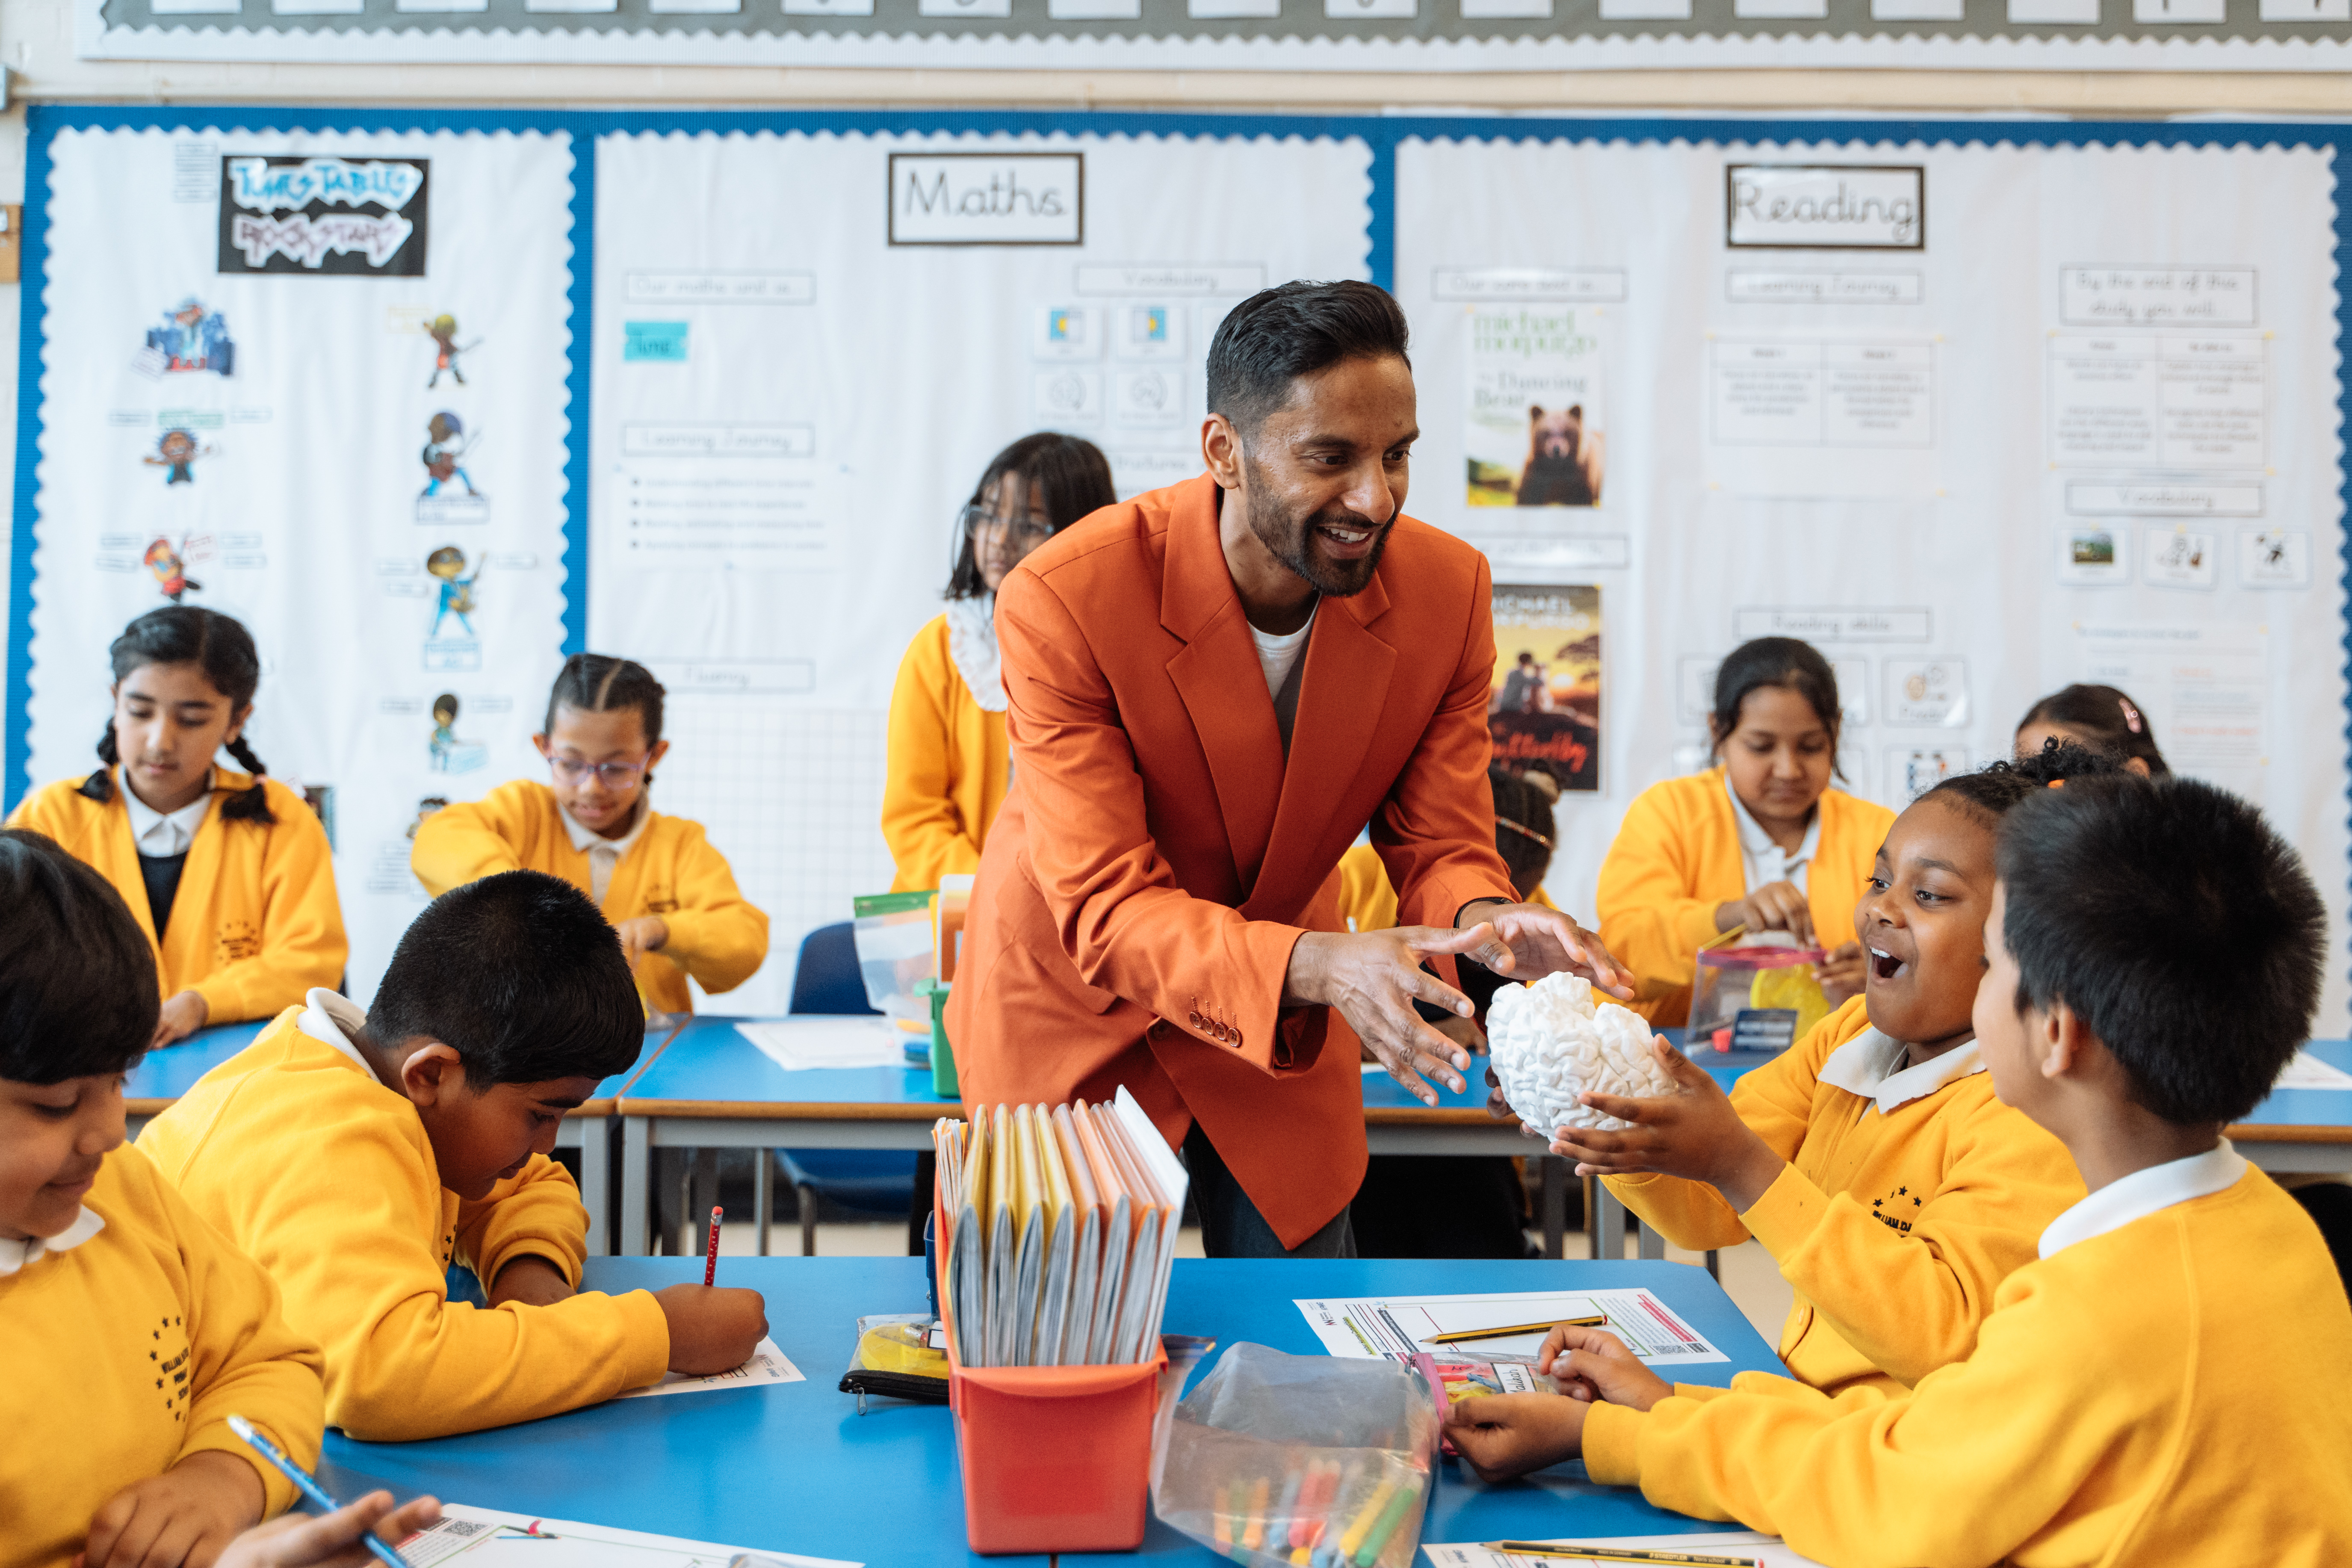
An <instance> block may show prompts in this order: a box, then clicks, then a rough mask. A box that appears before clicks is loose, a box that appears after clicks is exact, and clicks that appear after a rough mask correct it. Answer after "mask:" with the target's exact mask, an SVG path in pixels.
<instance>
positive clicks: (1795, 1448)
mask: <svg viewBox="0 0 2352 1568" xmlns="http://www.w3.org/2000/svg"><path fill="white" fill-rule="evenodd" d="M2182 1168H2187V1169H2188V1170H2189V1171H2191V1172H2192V1173H2211V1174H2213V1175H2214V1176H2215V1177H2216V1178H2217V1181H2218V1182H2219V1183H2226V1185H2217V1184H2216V1183H2213V1182H2204V1181H2199V1182H2196V1183H2194V1184H2190V1185H2189V1190H2191V1191H2194V1190H2197V1189H2199V1188H2203V1189H2204V1192H2203V1195H2200V1196H2194V1197H2189V1198H2186V1199H2184V1200H2182V1201H2178V1202H2174V1203H2172V1204H2170V1205H2167V1206H2163V1207H2159V1208H2156V1209H2153V1210H2150V1209H2149V1208H2148V1205H2147V1202H2146V1201H2142V1200H2144V1199H2147V1196H2148V1193H2147V1189H2148V1188H2150V1187H2161V1186H2163V1185H2165V1184H2167V1181H2168V1178H2169V1179H2170V1180H2172V1182H2173V1184H2176V1185H2178V1184H2179V1180H2178V1178H2179V1172H2180V1170H2181V1169H2182ZM2231 1170H2234V1171H2235V1172H2237V1174H2236V1176H2235V1178H2234V1179H2231V1174H2230V1173H2231ZM2134 1184H2137V1185H2139V1186H2140V1187H2141V1188H2142V1191H2141V1193H2140V1194H2137V1196H2134V1195H2132V1194H2126V1193H2125V1192H2123V1189H2126V1187H2128V1186H2131V1185H2134ZM2119 1200H2120V1201H2119ZM2101 1211H2105V1212H2104V1213H2102V1212H2101ZM2126 1215H2129V1216H2133V1217H2122V1218H2121V1223H2114V1222H2115V1221H2116V1219H2117V1218H2118V1217H2119V1216H2126ZM2110 1225H2112V1228H2107V1226H2110ZM2070 1230H2071V1231H2072V1232H2073V1233H2074V1234H2075V1235H2077V1236H2080V1237H2081V1238H2080V1239H2075V1240H2072V1241H2071V1242H2069V1241H2067V1240H2065V1239H2064V1237H2063V1236H2062V1235H2061V1233H2062V1232H2067V1231H2070ZM2084 1232H2088V1233H2089V1234H2083V1233H2084ZM2053 1244H2054V1245H2053ZM2347 1389H2352V1309H2347V1306H2346V1303H2345V1297H2344V1287H2343V1283H2342V1281H2341V1280H2340V1279H2338V1278H2337V1277H2336V1267H2335V1264H2334V1262H2333V1261H2332V1260H2331V1259H2330V1258H2329V1257H2328V1254H2327V1249H2326V1244H2325V1243H2324V1242H2322V1241H2321V1239H2320V1236H2319V1231H2318V1229H2317V1227H2316V1226H2314V1225H2313V1224H2312V1222H2311V1219H2310V1217H2309V1216H2308V1215H2305V1213H2304V1212H2303V1210H2302V1208H2301V1207H2300V1206H2298V1205H2296V1204H2295V1202H2294V1199H2292V1198H2290V1197H2288V1196H2287V1195H2286V1194H2284V1193H2283V1192H2281V1191H2280V1190H2279V1188H2278V1187H2277V1185H2276V1184H2274V1183H2273V1182H2272V1181H2271V1179H2270V1178H2269V1177H2267V1176H2265V1175H2263V1173H2261V1172H2260V1171H2257V1170H2253V1169H2252V1168H2251V1167H2249V1166H2247V1165H2246V1163H2245V1162H2244V1161H2243V1160H2242V1159H2240V1158H2239V1157H2238V1156H2237V1155H2236V1154H2235V1153H2234V1152H2231V1151H2230V1148H2229V1145H2228V1144H2227V1143H2223V1144H2222V1145H2221V1148H2219V1149H2217V1150H2215V1151H2213V1152H2211V1153H2210V1154H2205V1155H2200V1156H2197V1157H2196V1159H2195V1160H2190V1161H2179V1162H2176V1163H2175V1164H2174V1165H2167V1166H2158V1167H2157V1168H2155V1169H2154V1170H2152V1171H2142V1172H2138V1173H2135V1174H2134V1175H2131V1176H2127V1177H2126V1178H2124V1180H2123V1181H2122V1182H2118V1183H2116V1184H2114V1185H2113V1186H2109V1187H2106V1188H2103V1189H2101V1190H2100V1191H2099V1192H2097V1193H2095V1194H2092V1196H2091V1197H2090V1198H2089V1199H2087V1200H2086V1201H2085V1202H2084V1204H2083V1205H2081V1206H2080V1208H2079V1209H2077V1210H2075V1211H2072V1212H2070V1213H2069V1214H2068V1215H2066V1216H2065V1218H2064V1219H2063V1220H2062V1221H2061V1222H2060V1224H2058V1225H2056V1226H2053V1227H2052V1232H2051V1234H2050V1235H2049V1236H2047V1237H2044V1238H2043V1240H2042V1257H2041V1258H2040V1260H2039V1261H2036V1262H2032V1263H2028V1264H2027V1265H2025V1267H2023V1268H2020V1269H2019V1270H2018V1271H2017V1272H2016V1273H2014V1274H2012V1275H2011V1276H2010V1277H2009V1278H2008V1279H2005V1280H2003V1281H2002V1282H2001V1284H2000V1289H1999V1290H1998V1291H1997V1292H1996V1297H1995V1301H1994V1310H1993V1311H1992V1313H1991V1314H1990V1316H1989V1317H1987V1318H1986V1319H1985V1321H1984V1326H1983V1329H1982V1331H1981V1332H1980V1333H1979V1336H1978V1340H1977V1347H1976V1352H1975V1353H1974V1354H1973V1355H1971V1356H1969V1358H1968V1359H1967V1360H1966V1361H1964V1362H1961V1363H1958V1364H1957V1365H1953V1366H1948V1367H1945V1368H1943V1369H1942V1370H1941V1371H1938V1372H1936V1373H1930V1374H1929V1375H1928V1376H1927V1377H1926V1378H1923V1379H1922V1380H1921V1381H1920V1384H1919V1386H1918V1388H1917V1389H1916V1391H1913V1392H1910V1393H1899V1392H1898V1393H1895V1394H1889V1393H1887V1392H1886V1391H1885V1390H1883V1389H1878V1388H1855V1389H1852V1390H1849V1391H1848V1392H1846V1393H1845V1394H1841V1395H1839V1396H1838V1397H1836V1398H1834V1399H1832V1398H1831V1397H1829V1396H1827V1395H1825V1394H1820V1393H1817V1392H1816V1391H1814V1390H1812V1389H1810V1388H1806V1387H1804V1386H1803V1385H1801V1384H1795V1383H1791V1382H1790V1381H1789V1380H1787V1379H1786V1378H1779V1377H1771V1376H1768V1375H1766V1374H1764V1373H1740V1374H1739V1375H1738V1376H1737V1377H1735V1378H1734V1379H1732V1384H1731V1389H1730V1391H1729V1392H1725V1391H1723V1390H1719V1389H1700V1388H1677V1389H1676V1390H1675V1395H1676V1396H1675V1397H1674V1398H1670V1399H1664V1400H1661V1401H1660V1402H1659V1403H1658V1404H1657V1405H1654V1406H1653V1407H1652V1408H1651V1410H1650V1411H1649V1413H1648V1414H1646V1415H1643V1414H1641V1413H1639V1412H1636V1411H1633V1410H1629V1409H1624V1408H1622V1407H1620V1406H1616V1405H1595V1406H1593V1407H1592V1409H1591V1413H1590V1415H1589V1416H1588V1417H1587V1419H1586V1422H1585V1427H1584V1463H1585V1468H1587V1469H1588V1470H1589V1471H1590V1472H1591V1477H1592V1479H1594V1480H1596V1481H1603V1482H1609V1483H1612V1484H1615V1485H1620V1486H1628V1485H1639V1486H1640V1487H1641V1489H1642V1495H1643V1496H1644V1497H1646V1498H1648V1499H1649V1500H1651V1501H1652V1502H1654V1503H1655V1504H1657V1505H1658V1506H1659V1507H1661V1508H1667V1509H1673V1510H1675V1511H1676V1512H1679V1513H1686V1514H1691V1515H1694V1516H1696V1517H1697V1518H1700V1519H1716V1520H1737V1521H1739V1522H1740V1523H1742V1524H1745V1525H1747V1526H1748V1527H1749V1528H1751V1529H1755V1530H1764V1531H1774V1532H1776V1533H1778V1534H1780V1535H1783V1536H1785V1537H1786V1538H1787V1539H1788V1542H1789V1544H1790V1546H1791V1547H1793V1548H1794V1549H1796V1550H1797V1551H1799V1552H1803V1553H1805V1554H1806V1555H1807V1556H1809V1557H1814V1558H1818V1559H1820V1560H1821V1561H1822V1562H1824V1563H1837V1564H1839V1565H1840V1568H1981V1565H1982V1564H1986V1563H2010V1564H2012V1565H2013V1568H2059V1565H2061V1564H2063V1565H2066V1568H2077V1565H2082V1564H2093V1563H2095V1564H2098V1565H2099V1568H2202V1565H2203V1564H2206V1563H2261V1564H2263V1568H2340V1565H2341V1564H2343V1563H2352V1402H2347V1399H2346V1396H2345V1391H2346V1390H2347Z"/></svg>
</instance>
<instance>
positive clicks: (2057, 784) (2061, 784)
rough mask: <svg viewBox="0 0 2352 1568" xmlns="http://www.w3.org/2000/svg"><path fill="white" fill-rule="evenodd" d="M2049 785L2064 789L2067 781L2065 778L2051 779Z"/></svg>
mask: <svg viewBox="0 0 2352 1568" xmlns="http://www.w3.org/2000/svg"><path fill="white" fill-rule="evenodd" d="M2049 787H2050V788H2052V789H2064V788H2065V787H2066V781H2065V780H2064V779H2052V780H2051V781H2050V784H2049Z"/></svg>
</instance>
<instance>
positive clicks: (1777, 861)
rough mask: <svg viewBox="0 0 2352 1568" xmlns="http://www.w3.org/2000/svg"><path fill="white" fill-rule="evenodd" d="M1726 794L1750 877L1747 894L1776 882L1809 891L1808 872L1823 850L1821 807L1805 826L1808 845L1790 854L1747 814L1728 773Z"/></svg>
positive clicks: (1744, 868)
mask: <svg viewBox="0 0 2352 1568" xmlns="http://www.w3.org/2000/svg"><path fill="white" fill-rule="evenodd" d="M1723 793H1724V795H1726V796H1727V797H1728V798H1729V800H1730V801H1731V821H1732V826H1734V827H1735V828H1736V829H1738V834H1739V862H1740V868H1741V869H1742V871H1744V872H1745V873H1746V875H1747V878H1748V891H1749V892H1751V893H1752V892H1754V891H1755V890H1756V889H1759V888H1763V887H1769V886H1770V885H1771V884H1772V883H1774V882H1793V883H1795V884H1796V887H1797V890H1798V891H1799V892H1808V891H1810V890H1811V889H1808V888H1807V887H1806V886H1805V870H1806V868H1808V867H1810V866H1811V864H1812V863H1813V854H1814V852H1815V851H1816V850H1818V849H1820V848H1821V847H1822V808H1821V806H1820V805H1814V807H1813V816H1812V820H1811V822H1808V823H1807V824H1806V825H1805V841H1804V842H1803V843H1802V844H1800V845H1798V846H1797V848H1796V852H1795V853H1794V854H1790V852H1789V851H1788V850H1786V849H1783V848H1781V847H1780V844H1779V842H1778V841H1776V840H1775V839H1774V838H1773V837H1772V836H1771V835H1770V834H1769V833H1767V832H1765V831H1764V825H1763V824H1762V823H1760V822H1758V821H1757V820H1756V818H1755V816H1753V815H1752V814H1751V813H1750V812H1749V811H1748V805H1747V803H1746V802H1745V801H1742V800H1741V799H1740V798H1739V792H1738V790H1736V789H1733V788H1732V787H1731V775H1730V774H1729V773H1725V774H1724V775H1723Z"/></svg>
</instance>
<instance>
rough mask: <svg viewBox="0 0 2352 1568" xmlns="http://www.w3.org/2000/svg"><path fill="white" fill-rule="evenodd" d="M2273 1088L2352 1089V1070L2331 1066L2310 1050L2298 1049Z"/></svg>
mask: <svg viewBox="0 0 2352 1568" xmlns="http://www.w3.org/2000/svg"><path fill="white" fill-rule="evenodd" d="M2271 1087H2272V1088H2273V1089H2352V1072H2346V1071H2345V1070H2344V1069H2343V1068H2336V1067H2330V1066H2328V1065H2327V1064H2326V1062H2324V1061H2321V1060H2320V1059H2319V1058H2317V1057H2315V1056H2313V1055H2312V1054H2311V1053H2310V1052H2309V1051H2297V1052H2295V1053H2294V1060H2292V1061H2290V1062H2288V1063H2287V1064H2286V1068H2285V1070H2284V1071H2283V1072H2281V1073H2280V1074H2279V1075H2278V1082H2276V1083H2274V1084H2273V1085H2271Z"/></svg>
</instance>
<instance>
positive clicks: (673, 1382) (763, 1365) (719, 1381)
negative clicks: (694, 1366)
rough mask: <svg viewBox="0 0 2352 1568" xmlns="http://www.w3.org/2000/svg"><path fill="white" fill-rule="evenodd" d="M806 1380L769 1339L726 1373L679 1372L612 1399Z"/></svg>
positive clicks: (706, 1392) (691, 1392)
mask: <svg viewBox="0 0 2352 1568" xmlns="http://www.w3.org/2000/svg"><path fill="white" fill-rule="evenodd" d="M807 1381H808V1379H807V1377H806V1375H805V1374H803V1373H802V1371H801V1369H800V1368H798V1367H796V1366H794V1365H793V1363H792V1358H791V1357H790V1356H787V1355H786V1354H784V1352H782V1351H780V1350H778V1349H777V1348H776V1342H775V1341H773V1340H761V1342H760V1344H759V1348H758V1349H756V1350H754V1351H753V1352H751V1360H750V1361H747V1362H745V1363H743V1364H742V1365H741V1366H739V1367H736V1368H735V1369H733V1370H732V1371H730V1372H714V1373H708V1374H707V1375H704V1376H701V1377H690V1376H688V1374H687V1373H682V1372H674V1373H670V1374H669V1375H668V1376H667V1377H665V1378H663V1379H662V1380H661V1381H660V1382H659V1383H649V1384H646V1385H645V1386H644V1387H643V1388H633V1389H631V1390H629V1391H628V1392H627V1393H626V1394H614V1396H613V1397H614V1398H615V1399H644V1398H646V1397H648V1396H650V1395H652V1394H709V1393H710V1392H711V1391H712V1390H714V1389H720V1388H758V1387H760V1386H761V1384H770V1383H805V1382H807Z"/></svg>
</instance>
